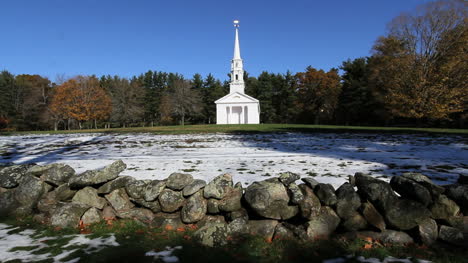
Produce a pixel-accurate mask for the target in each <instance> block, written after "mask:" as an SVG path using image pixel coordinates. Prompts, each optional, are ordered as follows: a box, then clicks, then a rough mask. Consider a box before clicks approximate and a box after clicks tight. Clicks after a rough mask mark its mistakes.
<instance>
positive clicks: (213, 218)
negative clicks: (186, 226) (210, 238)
mask: <svg viewBox="0 0 468 263" xmlns="http://www.w3.org/2000/svg"><path fill="white" fill-rule="evenodd" d="M212 224H226V219H225V218H224V216H222V215H206V216H205V217H203V219H202V220H200V221H198V222H197V227H198V228H202V227H205V226H209V225H212Z"/></svg>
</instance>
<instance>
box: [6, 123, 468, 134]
mask: <svg viewBox="0 0 468 263" xmlns="http://www.w3.org/2000/svg"><path fill="white" fill-rule="evenodd" d="M140 132H141V133H154V134H193V133H278V132H305V133H315V132H336V133H426V134H462V135H468V129H445V128H396V127H370V126H338V125H306V124H248V125H215V124H211V125H185V126H156V127H132V128H112V129H83V130H70V131H68V130H67V131H63V130H61V131H24V132H15V131H10V132H5V131H4V132H0V135H21V134H67V133H140Z"/></svg>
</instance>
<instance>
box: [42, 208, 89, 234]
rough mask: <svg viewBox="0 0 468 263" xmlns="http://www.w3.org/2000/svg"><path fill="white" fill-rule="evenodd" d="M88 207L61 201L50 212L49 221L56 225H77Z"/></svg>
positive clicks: (64, 226)
mask: <svg viewBox="0 0 468 263" xmlns="http://www.w3.org/2000/svg"><path fill="white" fill-rule="evenodd" d="M89 208H90V207H89V206H87V205H83V204H76V203H61V204H59V205H58V207H57V208H56V209H55V210H54V211H53V212H52V214H51V217H50V223H51V225H53V226H58V227H63V228H66V227H77V226H78V224H79V223H80V219H81V217H82V216H83V214H84V213H85V212H86V211H87V210H88V209H89Z"/></svg>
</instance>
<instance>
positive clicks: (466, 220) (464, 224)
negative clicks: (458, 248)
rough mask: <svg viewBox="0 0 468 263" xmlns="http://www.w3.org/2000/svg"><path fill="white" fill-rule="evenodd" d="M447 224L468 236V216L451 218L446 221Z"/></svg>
mask: <svg viewBox="0 0 468 263" xmlns="http://www.w3.org/2000/svg"><path fill="white" fill-rule="evenodd" d="M447 223H449V225H450V226H452V227H455V228H458V229H460V230H461V231H462V232H463V233H465V234H467V235H468V216H452V217H449V218H448V219H447Z"/></svg>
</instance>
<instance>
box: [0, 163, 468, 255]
mask: <svg viewBox="0 0 468 263" xmlns="http://www.w3.org/2000/svg"><path fill="white" fill-rule="evenodd" d="M125 169H126V165H125V164H124V163H123V162H122V161H116V162H114V163H112V164H111V165H109V166H107V167H105V168H103V169H101V170H92V171H86V172H84V173H82V174H76V173H75V171H74V170H73V169H72V168H71V167H70V166H68V165H63V164H51V165H45V166H39V165H29V164H28V165H12V166H7V167H3V168H0V215H2V216H18V217H22V216H29V215H33V216H34V219H35V220H36V221H38V222H42V223H45V224H50V225H52V226H58V227H77V226H78V225H79V224H85V225H86V224H93V223H97V222H100V221H102V220H107V221H109V220H118V219H134V220H137V221H139V222H141V223H144V224H149V225H152V226H155V227H164V228H166V229H168V230H169V229H179V228H192V229H197V230H196V232H195V233H194V237H195V239H196V240H198V241H200V242H201V243H203V244H205V245H208V246H215V245H223V244H226V242H228V241H229V240H236V239H238V238H242V237H243V236H245V235H251V234H253V235H259V236H262V237H264V238H266V239H267V240H272V239H299V240H314V239H320V238H328V237H331V236H342V237H348V238H356V237H371V238H373V239H376V240H380V241H381V242H383V243H399V244H402V243H411V242H417V243H424V244H426V245H432V244H434V243H436V242H444V243H448V244H451V245H457V246H466V244H467V243H468V242H467V240H468V239H467V237H468V185H466V180H465V179H466V178H461V179H460V180H459V183H458V184H453V185H447V186H443V187H442V186H438V185H435V184H433V183H432V182H431V180H430V179H428V178H427V177H426V176H424V175H422V174H418V173H405V174H403V175H401V176H395V177H393V178H392V179H391V181H390V183H387V182H384V181H382V180H379V179H376V178H373V177H370V176H368V175H365V174H360V173H357V174H356V175H355V176H350V178H349V182H347V183H344V184H343V185H341V186H340V187H339V188H338V189H336V190H335V189H334V188H333V186H331V185H329V184H322V183H319V182H317V181H315V180H314V179H312V178H303V179H302V181H300V180H299V176H298V175H296V174H292V173H283V174H281V175H280V176H279V177H278V178H269V179H267V180H264V181H261V182H254V183H252V184H251V185H249V186H248V187H247V188H245V189H243V187H242V185H241V184H240V183H237V184H235V185H234V184H233V181H232V177H231V176H230V175H229V174H223V175H220V176H218V177H216V178H215V179H214V180H213V181H211V182H209V183H206V182H205V181H203V180H198V179H194V178H193V177H192V176H191V175H189V174H181V173H173V174H171V175H170V176H169V177H168V178H167V179H166V180H136V179H134V178H132V177H128V176H119V173H121V172H122V171H123V170H125ZM298 182H300V183H298ZM355 189H357V191H356V190H355Z"/></svg>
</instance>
